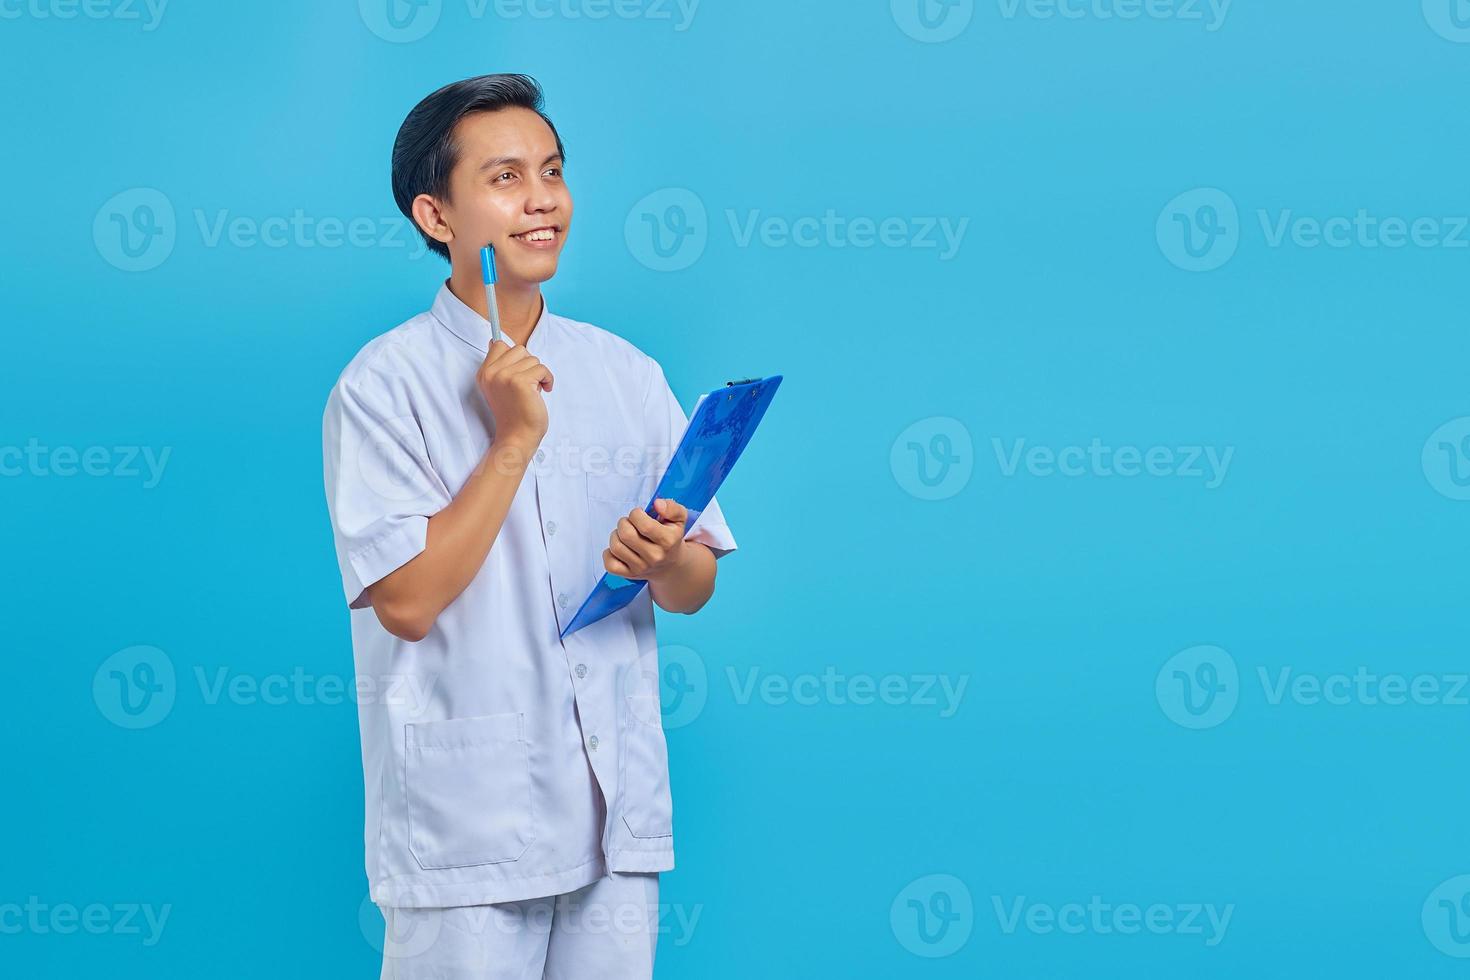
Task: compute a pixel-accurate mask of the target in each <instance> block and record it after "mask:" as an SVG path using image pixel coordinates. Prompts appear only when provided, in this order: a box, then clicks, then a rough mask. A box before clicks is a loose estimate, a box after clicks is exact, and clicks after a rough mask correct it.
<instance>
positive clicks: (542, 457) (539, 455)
mask: <svg viewBox="0 0 1470 980" xmlns="http://www.w3.org/2000/svg"><path fill="white" fill-rule="evenodd" d="M545 461H546V451H545V450H544V449H538V450H536V462H538V463H542V462H545Z"/></svg>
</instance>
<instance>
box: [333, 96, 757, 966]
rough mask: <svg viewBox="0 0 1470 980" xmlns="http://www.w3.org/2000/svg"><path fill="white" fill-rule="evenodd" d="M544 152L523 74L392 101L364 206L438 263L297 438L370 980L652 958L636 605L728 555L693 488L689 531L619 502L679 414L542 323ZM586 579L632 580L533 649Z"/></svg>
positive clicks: (664, 454) (555, 153) (598, 345)
mask: <svg viewBox="0 0 1470 980" xmlns="http://www.w3.org/2000/svg"><path fill="white" fill-rule="evenodd" d="M563 162H564V153H563V147H562V143H561V138H560V137H559V136H558V135H557V132H556V129H555V128H554V127H553V126H552V124H551V122H550V120H549V119H547V118H546V116H545V115H544V114H543V112H542V95H541V91H540V88H539V86H538V85H537V84H536V82H535V81H534V80H532V79H531V78H528V77H526V76H524V75H485V76H482V77H479V78H470V79H466V80H464V81H461V82H455V83H454V84H452V85H448V86H445V87H444V88H442V89H440V90H439V91H437V92H435V93H433V94H432V95H430V96H429V97H428V98H426V99H424V100H423V101H422V102H420V103H419V104H418V105H417V106H416V107H415V108H414V110H413V111H412V112H410V113H409V115H408V118H407V119H406V120H405V121H404V123H403V126H402V128H401V129H400V130H399V132H398V138H397V140H396V142H395V143H394V146H393V194H394V197H395V198H396V200H397V202H398V207H399V208H400V209H401V210H402V211H403V213H404V214H405V215H408V216H410V217H411V218H412V219H413V221H414V223H415V224H416V225H417V226H418V228H419V230H420V232H421V233H422V234H423V236H424V238H425V240H426V242H427V243H428V245H429V247H430V248H431V249H433V250H434V251H436V252H438V253H439V255H441V256H443V257H444V258H445V259H447V260H448V261H449V263H450V267H451V272H450V276H449V278H448V279H447V280H446V281H445V283H444V284H443V285H442V286H441V287H440V289H439V291H438V295H436V296H435V297H434V301H433V305H432V306H431V307H430V309H429V310H428V311H427V312H425V313H422V314H420V315H418V316H416V317H414V318H413V319H411V320H409V321H407V322H406V323H403V324H402V325H400V326H398V327H396V328H394V329H393V330H390V331H389V332H388V333H386V334H383V335H382V336H380V337H378V338H377V339H375V340H373V341H371V342H370V343H369V344H368V345H367V346H366V347H364V348H363V349H362V351H361V352H360V353H359V354H358V355H357V356H356V357H354V358H353V359H352V362H351V363H350V364H348V366H347V368H346V370H345V371H343V373H342V376H341V378H340V379H339V381H338V382H337V385H336V387H335V388H333V390H332V393H331V396H330V398H329V400H328V403H327V409H326V415H325V418H324V421H323V454H324V458H325V471H326V490H327V503H328V508H329V510H330V512H331V519H332V530H333V534H334V537H335V540H336V550H337V559H338V563H339V565H340V567H341V572H342V580H343V584H344V587H345V591H346V596H347V601H348V603H349V605H350V607H351V608H352V610H353V612H352V614H351V620H352V642H353V651H354V656H355V660H356V667H357V674H358V677H359V684H361V685H364V687H363V690H364V691H366V692H368V694H367V696H364V697H362V698H360V701H361V705H362V706H361V708H360V712H359V720H360V724H361V729H362V753H363V770H364V775H365V778H366V796H367V833H366V844H367V872H368V878H369V883H370V887H371V894H372V899H373V901H375V902H377V903H378V904H379V905H380V906H381V907H382V908H383V913H384V916H385V918H386V919H387V920H388V938H387V941H386V949H385V951H384V961H383V976H384V977H385V978H390V977H396V978H413V977H421V976H422V977H429V976H433V977H440V976H455V977H466V978H468V977H476V978H480V977H485V978H489V977H496V978H500V977H504V978H517V980H520V978H526V977H543V976H545V977H557V978H563V977H564V978H576V980H588V978H594V977H595V978H615V980H616V978H647V977H649V976H651V974H652V970H653V953H654V945H655V941H656V938H657V929H658V872H660V871H666V870H668V869H670V868H672V867H673V864H674V852H673V836H672V835H673V828H672V806H671V802H670V797H669V781H668V771H667V753H666V748H665V743H664V736H663V731H662V729H661V727H660V716H659V701H658V668H657V663H658V652H657V646H656V643H655V640H654V622H653V604H654V603H657V604H658V605H659V606H660V607H661V608H662V609H664V610H666V611H669V612H682V613H692V612H694V611H696V610H697V609H699V608H700V607H701V606H703V605H704V603H705V602H706V601H708V599H709V597H710V595H711V594H712V592H713V590H714V582H715V559H716V558H718V557H719V556H721V555H723V554H726V553H728V552H730V551H733V550H734V549H735V541H734V539H733V538H732V537H731V535H730V530H729V528H728V527H726V525H725V521H724V517H723V515H722V514H721V512H720V508H719V505H718V504H717V503H715V502H713V501H712V502H711V503H710V505H709V507H708V509H706V510H705V511H704V512H703V513H702V514H701V515H699V519H698V521H697V523H696V524H695V525H694V526H693V527H692V528H691V527H686V522H687V520H688V514H687V513H686V511H685V509H684V508H683V507H682V506H680V505H679V503H678V502H676V501H672V500H660V501H658V503H657V505H656V508H657V510H658V513H659V518H658V519H654V518H651V517H649V516H647V515H646V514H644V513H643V512H642V509H641V508H642V507H643V505H644V504H646V503H647V501H648V496H649V494H651V493H652V492H653V489H654V485H655V481H656V478H657V476H658V475H659V474H660V473H661V472H662V470H663V467H664V465H665V463H666V462H667V460H668V458H669V457H670V456H671V455H672V452H673V448H674V447H675V446H676V445H677V443H678V439H679V437H680V436H681V435H682V434H683V430H684V428H685V426H686V425H687V424H688V419H687V417H686V416H685V414H684V412H683V410H682V409H681V408H680V406H679V403H678V401H677V400H676V399H675V397H674V394H673V392H672V391H671V390H670V389H669V385H668V383H667V381H665V379H664V375H663V371H662V369H661V368H660V367H659V365H658V363H657V362H655V361H654V360H653V359H651V358H649V357H648V356H647V355H645V354H643V353H642V352H641V351H639V350H638V349H637V348H635V347H634V346H633V345H631V344H629V343H628V342H627V341H624V340H622V339H620V338H618V337H616V336H614V335H613V334H610V333H608V332H606V331H604V330H601V329H599V328H597V327H594V326H591V325H590V324H586V323H578V322H576V321H573V320H568V319H565V318H563V317H559V316H556V315H554V314H553V313H551V312H550V311H549V310H548V309H547V308H546V305H545V302H544V299H543V297H542V295H541V289H540V284H541V283H543V282H545V281H546V280H548V279H550V278H551V277H552V275H554V274H555V272H556V265H557V259H558V258H559V256H560V254H561V250H562V247H563V246H564V244H565V243H566V239H567V234H568V232H569V231H570V229H571V222H572V198H571V195H570V193H569V192H568V190H567V184H566V180H565V178H564V174H563V172H562V166H563ZM486 244H491V245H494V246H495V255H496V263H497V268H498V272H499V282H498V283H497V284H496V286H495V291H496V299H497V302H498V305H499V308H500V311H501V319H502V326H503V330H504V334H505V336H506V342H505V343H501V342H495V343H491V341H490V326H489V323H488V322H487V320H486V311H487V304H486V301H485V293H484V289H485V287H484V284H483V281H482V278H481V271H480V249H481V247H482V246H484V245H486ZM604 571H609V572H615V573H616V574H618V575H622V576H624V577H626V578H634V579H646V580H647V581H648V583H649V587H648V588H647V589H645V590H644V592H643V593H642V594H641V595H640V597H639V598H638V599H637V600H636V601H634V602H633V603H632V604H631V605H630V606H628V607H626V608H625V609H623V610H621V611H619V612H617V613H615V614H613V615H612V616H609V617H608V618H606V619H603V620H601V621H599V622H597V623H594V624H593V625H591V626H588V627H585V628H584V629H582V630H579V631H578V632H575V633H572V634H571V635H569V636H568V637H567V638H566V639H565V640H562V639H559V634H560V632H561V629H562V628H563V627H564V626H565V625H566V624H567V623H568V622H570V621H571V618H572V616H573V614H575V613H576V611H577V608H578V606H579V605H580V604H581V602H582V600H583V599H584V598H585V597H586V596H587V593H588V592H589V591H590V589H591V588H592V586H593V585H594V584H595V582H596V581H597V579H598V577H599V576H601V575H602V573H603V572H604ZM372 692H377V696H372Z"/></svg>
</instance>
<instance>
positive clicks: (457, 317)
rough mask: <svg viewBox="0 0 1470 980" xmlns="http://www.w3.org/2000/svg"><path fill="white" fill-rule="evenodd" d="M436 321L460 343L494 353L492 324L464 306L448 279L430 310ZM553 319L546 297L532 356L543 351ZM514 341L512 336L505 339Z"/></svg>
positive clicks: (531, 343) (528, 344)
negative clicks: (492, 347) (491, 348)
mask: <svg viewBox="0 0 1470 980" xmlns="http://www.w3.org/2000/svg"><path fill="white" fill-rule="evenodd" d="M429 312H430V313H431V314H432V315H433V317H434V319H436V320H438V321H439V322H440V323H441V324H443V325H444V327H445V329H447V330H448V331H449V332H450V333H452V334H454V335H455V336H456V337H458V338H459V339H460V340H463V341H464V342H465V343H467V344H469V345H470V346H471V347H473V348H475V350H477V351H479V352H480V353H481V354H485V353H488V352H489V350H490V321H489V320H486V319H485V318H484V317H482V316H481V315H480V314H478V313H476V312H475V311H474V310H472V309H470V308H469V307H468V306H466V305H464V302H463V301H462V300H461V299H460V298H459V297H458V296H456V295H454V293H453V292H452V291H451V290H450V288H449V280H448V279H446V280H444V282H443V283H442V284H441V285H440V286H439V293H438V295H436V296H435V297H434V305H433V306H432V307H431V308H430V309H429ZM550 319H551V307H550V306H549V305H547V303H546V295H545V294H544V293H543V294H542V296H541V317H540V319H538V320H537V321H536V327H535V329H533V330H532V331H531V336H530V337H528V338H527V340H526V350H528V351H530V352H531V353H533V354H534V353H536V352H537V351H540V350H541V349H542V348H543V347H544V345H545V343H546V332H547V325H548V321H549V320H550ZM505 339H506V341H507V342H512V343H513V341H511V340H510V337H508V336H507V337H506V338H505Z"/></svg>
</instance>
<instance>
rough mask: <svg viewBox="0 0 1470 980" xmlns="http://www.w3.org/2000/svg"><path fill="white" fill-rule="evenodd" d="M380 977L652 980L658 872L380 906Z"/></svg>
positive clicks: (406, 979) (411, 979)
mask: <svg viewBox="0 0 1470 980" xmlns="http://www.w3.org/2000/svg"><path fill="white" fill-rule="evenodd" d="M383 918H384V919H385V920H386V921H387V931H386V936H385V937H384V940H383V973H382V980H541V978H546V980H604V978H605V980H650V978H652V976H653V951H654V946H655V945H656V944H657V942H658V875H657V874H608V875H606V876H605V877H603V878H599V879H598V880H597V881H594V882H593V883H592V884H590V885H588V886H587V887H585V888H579V889H577V890H576V891H574V892H567V893H566V894H565V895H550V896H547V897H546V898H532V899H527V900H526V901H523V902H504V903H501V904H497V905H466V906H463V907H459V908H430V909H412V908H384V909H383Z"/></svg>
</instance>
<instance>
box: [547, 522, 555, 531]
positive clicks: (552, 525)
mask: <svg viewBox="0 0 1470 980" xmlns="http://www.w3.org/2000/svg"><path fill="white" fill-rule="evenodd" d="M546 533H547V534H555V533H556V521H547V522H546Z"/></svg>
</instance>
